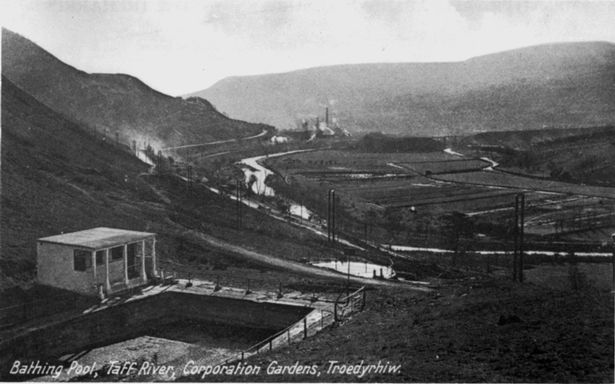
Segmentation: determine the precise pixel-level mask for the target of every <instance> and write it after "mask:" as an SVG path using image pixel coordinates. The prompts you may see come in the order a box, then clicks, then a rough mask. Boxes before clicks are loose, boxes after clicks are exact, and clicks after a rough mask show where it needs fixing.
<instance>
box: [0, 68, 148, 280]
mask: <svg viewBox="0 0 615 384" xmlns="http://www.w3.org/2000/svg"><path fill="white" fill-rule="evenodd" d="M1 151H2V152H1V153H2V161H1V164H2V180H1V181H2V200H1V209H2V215H1V216H2V218H1V227H2V231H1V238H0V240H1V242H0V272H1V274H2V276H0V279H1V280H2V281H3V285H11V283H12V281H13V280H15V281H22V280H24V281H25V280H29V279H30V278H31V275H32V272H33V267H34V253H35V240H36V239H37V238H39V237H43V236H46V235H49V234H53V233H59V232H70V231H73V230H78V229H83V228H91V227H95V226H113V227H118V226H119V227H125V228H132V229H141V230H143V229H144V225H145V223H144V222H143V220H141V219H139V218H137V216H138V215H137V214H136V212H138V210H139V208H138V206H133V205H131V204H126V202H125V201H124V198H123V197H125V196H133V198H135V197H137V196H138V197H139V198H141V199H142V200H143V204H147V203H146V202H147V201H148V200H152V196H151V195H150V194H151V192H149V193H148V188H147V186H146V185H145V184H144V183H143V182H142V181H141V180H140V179H139V178H137V175H138V174H139V173H141V172H144V171H147V168H148V165H147V164H144V163H142V162H141V161H139V160H138V159H137V158H136V157H134V156H132V155H131V154H130V153H129V152H128V151H127V150H125V148H121V147H119V146H116V145H112V144H109V143H106V142H103V141H102V140H100V138H97V137H96V136H95V135H92V134H91V133H90V132H87V131H86V130H84V129H82V128H81V127H79V126H78V125H76V124H74V123H72V122H71V121H69V120H67V119H66V118H64V117H62V116H60V115H58V114H57V113H55V112H54V111H52V110H50V109H49V108H47V107H45V106H44V105H42V104H41V103H39V102H38V101H37V100H35V99H34V98H32V97H31V96H30V95H28V94H26V93H25V92H23V91H21V90H20V89H19V88H17V87H16V86H15V85H14V84H12V83H11V82H10V81H9V80H8V79H6V78H4V77H3V78H2V148H1Z"/></svg>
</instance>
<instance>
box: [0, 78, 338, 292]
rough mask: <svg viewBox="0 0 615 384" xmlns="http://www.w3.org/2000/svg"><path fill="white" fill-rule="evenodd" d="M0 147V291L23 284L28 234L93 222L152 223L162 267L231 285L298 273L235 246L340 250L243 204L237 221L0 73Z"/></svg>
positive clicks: (292, 253) (29, 260) (30, 258)
mask: <svg viewBox="0 0 615 384" xmlns="http://www.w3.org/2000/svg"><path fill="white" fill-rule="evenodd" d="M1 155H2V158H1V164H2V180H1V186H2V190H1V201H0V203H1V204H0V208H1V215H0V216H1V222H0V227H1V232H0V291H2V289H7V288H11V287H15V286H23V287H29V286H30V285H31V283H32V281H33V278H34V276H35V259H36V239H37V238H40V237H44V236H49V235H53V234H59V233H62V232H71V231H77V230H81V229H86V228H92V227H97V226H108V227H116V228H125V229H133V230H141V231H151V232H155V233H157V234H158V240H159V241H158V243H157V252H158V253H159V255H160V260H161V267H162V268H165V269H166V270H170V269H176V270H178V269H179V270H182V271H184V272H185V273H186V274H187V273H190V274H192V275H193V276H201V277H205V278H210V279H215V278H217V277H220V278H221V279H222V281H223V282H225V283H226V284H229V283H231V284H237V285H239V286H245V284H246V282H247V279H248V277H249V278H250V280H251V281H252V284H253V285H254V286H258V285H259V284H261V285H263V284H264V285H268V286H269V287H270V288H271V289H277V286H278V282H279V281H283V282H284V284H293V283H294V284H300V283H301V282H303V281H304V280H303V279H304V277H305V276H304V275H303V274H301V273H299V272H288V271H285V270H281V269H280V268H279V267H272V266H271V265H269V264H267V263H263V262H259V261H255V260H254V258H252V259H250V258H246V257H245V256H243V255H242V254H241V253H240V252H238V251H237V249H238V247H243V249H249V250H251V251H253V252H261V253H262V254H266V255H272V256H277V257H279V258H281V259H292V260H295V261H299V260H301V259H304V258H309V257H310V256H311V255H318V256H320V257H329V258H332V257H341V255H342V253H341V250H337V249H332V248H331V247H329V246H328V245H327V242H326V239H324V240H323V238H322V237H319V236H317V235H315V234H313V233H312V232H309V231H302V230H299V229H297V228H296V227H293V226H291V225H289V224H287V223H284V222H281V221H279V220H276V219H274V218H271V217H269V216H267V215H265V214H264V213H262V212H259V211H257V210H253V209H247V208H245V210H244V213H243V226H242V228H237V226H236V218H235V210H236V206H235V203H234V202H233V201H231V200H230V199H228V198H226V197H221V196H218V195H215V194H213V193H211V192H210V191H209V190H207V189H206V188H205V187H203V186H201V185H194V186H193V187H192V188H187V185H186V183H185V182H183V181H181V180H180V179H178V178H177V177H175V176H173V175H152V174H149V173H148V168H149V166H148V165H147V164H144V163H142V162H141V161H140V160H138V159H137V158H136V157H134V156H133V155H131V153H130V151H129V149H128V148H127V147H125V146H122V145H117V144H115V143H109V142H108V141H103V140H101V138H100V137H99V136H98V135H94V134H91V133H90V132H88V131H87V130H84V129H83V128H82V127H81V126H79V125H78V124H75V123H73V122H72V121H70V120H69V119H67V118H66V117H64V116H62V115H60V114H58V113H57V112H55V111H53V110H52V109H50V108H49V107H47V106H45V105H43V104H42V103H40V102H38V101H37V100H36V99H34V98H33V97H32V96H30V95H28V94H27V93H26V92H24V91H23V90H21V89H19V88H18V87H17V86H15V85H14V84H12V83H11V82H10V81H9V80H8V79H6V78H3V79H2V148H1ZM225 242H226V243H227V244H232V245H233V247H234V248H233V249H231V247H230V246H226V245H224V244H225ZM256 272H260V273H256ZM185 276H187V275H185ZM312 280H313V281H315V282H318V281H319V280H320V279H319V278H318V277H317V278H312ZM4 299H5V297H3V295H2V294H1V293H0V303H2V302H3V300H4Z"/></svg>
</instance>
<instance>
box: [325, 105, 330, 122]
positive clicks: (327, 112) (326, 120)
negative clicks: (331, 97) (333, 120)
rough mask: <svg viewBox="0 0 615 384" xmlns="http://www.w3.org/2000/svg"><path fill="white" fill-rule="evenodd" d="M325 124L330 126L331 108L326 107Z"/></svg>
mask: <svg viewBox="0 0 615 384" xmlns="http://www.w3.org/2000/svg"><path fill="white" fill-rule="evenodd" d="M325 124H326V125H327V127H328V126H329V107H325Z"/></svg>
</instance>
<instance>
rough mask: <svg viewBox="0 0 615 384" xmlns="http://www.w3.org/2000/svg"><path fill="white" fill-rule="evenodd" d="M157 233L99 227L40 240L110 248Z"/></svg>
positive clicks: (93, 247) (85, 246)
mask: <svg viewBox="0 0 615 384" xmlns="http://www.w3.org/2000/svg"><path fill="white" fill-rule="evenodd" d="M155 235H156V234H155V233H150V232H137V231H129V230H126V229H117V228H106V227H98V228H92V229H86V230H83V231H78V232H71V233H63V234H61V235H55V236H49V237H43V238H40V239H38V241H43V242H47V243H55V244H64V245H72V246H77V247H83V248H89V249H102V248H109V247H113V246H116V245H122V244H126V243H131V242H134V241H140V240H143V239H145V238H148V237H152V236H155Z"/></svg>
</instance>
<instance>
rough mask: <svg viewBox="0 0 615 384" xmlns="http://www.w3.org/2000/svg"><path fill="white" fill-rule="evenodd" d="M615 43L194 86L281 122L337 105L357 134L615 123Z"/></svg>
mask: <svg viewBox="0 0 615 384" xmlns="http://www.w3.org/2000/svg"><path fill="white" fill-rule="evenodd" d="M614 83H615V45H613V44H610V43H598V42H597V43H562V44H551V45H541V46H536V47H529V48H524V49H517V50H513V51H507V52H502V53H497V54H492V55H488V56H482V57H477V58H473V59H470V60H467V61H464V62H454V63H399V64H357V65H340V66H331V67H319V68H311V69H306V70H299V71H294V72H288V73H280V74H271V75H260V76H245V77H231V78H227V79H224V80H222V81H220V82H218V83H216V84H214V85H213V86H212V87H210V88H208V89H206V90H203V91H200V92H196V93H194V95H198V96H202V97H205V98H207V99H208V100H210V101H211V102H212V103H213V104H214V105H215V106H216V107H217V108H219V109H220V110H221V111H224V112H227V113H230V114H231V115H232V116H236V117H238V118H241V119H245V120H248V121H263V122H266V123H269V124H273V125H276V126H277V127H278V128H288V127H294V126H296V121H297V119H301V118H304V117H309V116H315V114H317V113H318V114H320V115H323V114H324V111H323V109H324V108H323V107H322V106H323V105H324V104H329V105H330V109H331V111H332V113H333V114H334V115H335V116H337V117H338V119H339V120H340V122H341V124H342V125H343V126H344V127H345V128H348V129H350V130H355V131H357V130H358V131H370V130H376V131H384V132H388V133H398V134H399V133H401V134H415V135H448V134H465V133H471V132H480V131H489V130H510V129H515V130H518V129H532V128H534V129H535V128H541V127H543V126H545V125H546V126H559V125H567V126H588V125H601V124H607V123H612V122H613V121H615V101H614V100H615V88H614V87H613V84H614Z"/></svg>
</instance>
